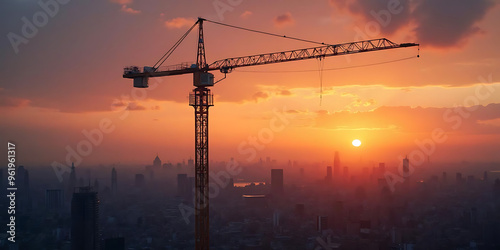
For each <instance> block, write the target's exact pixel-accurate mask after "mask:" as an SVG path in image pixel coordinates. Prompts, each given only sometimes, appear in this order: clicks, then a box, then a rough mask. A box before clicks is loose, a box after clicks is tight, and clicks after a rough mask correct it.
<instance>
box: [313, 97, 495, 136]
mask: <svg viewBox="0 0 500 250" xmlns="http://www.w3.org/2000/svg"><path fill="white" fill-rule="evenodd" d="M381 117H383V119H381ZM315 119H316V126H318V127H320V128H327V129H335V130H341V129H345V128H349V129H369V128H390V129H392V130H397V131H398V132H407V133H430V132H432V131H433V130H435V129H436V128H441V129H443V130H445V131H448V132H457V133H462V134H493V133H500V126H498V121H499V120H500V104H489V105H487V106H481V105H479V106H472V107H468V108H464V107H458V108H421V107H415V108H411V107H407V106H401V107H388V106H383V107H380V108H377V109H375V110H373V111H368V112H357V113H353V112H349V111H343V112H335V113H331V114H328V113H326V112H324V111H322V112H318V115H317V117H316V118H315ZM416 121H425V122H416Z"/></svg>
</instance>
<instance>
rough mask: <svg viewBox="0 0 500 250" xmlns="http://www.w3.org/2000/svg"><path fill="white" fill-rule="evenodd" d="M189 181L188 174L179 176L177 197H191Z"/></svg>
mask: <svg viewBox="0 0 500 250" xmlns="http://www.w3.org/2000/svg"><path fill="white" fill-rule="evenodd" d="M189 188H190V185H189V180H188V176H187V174H177V195H178V196H181V197H187V196H188V195H189Z"/></svg>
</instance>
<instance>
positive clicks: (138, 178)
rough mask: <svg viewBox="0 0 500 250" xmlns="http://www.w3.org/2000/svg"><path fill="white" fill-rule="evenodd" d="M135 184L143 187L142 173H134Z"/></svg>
mask: <svg viewBox="0 0 500 250" xmlns="http://www.w3.org/2000/svg"><path fill="white" fill-rule="evenodd" d="M134 183H135V186H136V187H144V183H145V181H144V175H143V174H135V182H134Z"/></svg>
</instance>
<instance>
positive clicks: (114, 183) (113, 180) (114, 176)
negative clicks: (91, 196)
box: [111, 168, 118, 194]
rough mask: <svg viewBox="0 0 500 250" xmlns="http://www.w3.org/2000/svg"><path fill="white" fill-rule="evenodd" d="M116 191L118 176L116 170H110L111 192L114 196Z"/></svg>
mask: <svg viewBox="0 0 500 250" xmlns="http://www.w3.org/2000/svg"><path fill="white" fill-rule="evenodd" d="M117 191H118V176H117V173H116V169H115V168H113V169H111V192H112V193H113V194H116V192H117Z"/></svg>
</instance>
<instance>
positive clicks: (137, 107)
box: [127, 102, 147, 111]
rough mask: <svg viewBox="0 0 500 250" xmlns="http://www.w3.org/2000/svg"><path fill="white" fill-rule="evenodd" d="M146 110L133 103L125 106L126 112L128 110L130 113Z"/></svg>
mask: <svg viewBox="0 0 500 250" xmlns="http://www.w3.org/2000/svg"><path fill="white" fill-rule="evenodd" d="M146 109H147V108H146V107H144V106H142V105H140V104H137V103H135V102H131V103H129V104H128V106H127V110H130V111H141V110H146Z"/></svg>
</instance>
